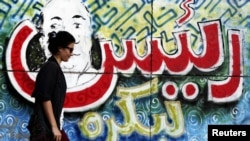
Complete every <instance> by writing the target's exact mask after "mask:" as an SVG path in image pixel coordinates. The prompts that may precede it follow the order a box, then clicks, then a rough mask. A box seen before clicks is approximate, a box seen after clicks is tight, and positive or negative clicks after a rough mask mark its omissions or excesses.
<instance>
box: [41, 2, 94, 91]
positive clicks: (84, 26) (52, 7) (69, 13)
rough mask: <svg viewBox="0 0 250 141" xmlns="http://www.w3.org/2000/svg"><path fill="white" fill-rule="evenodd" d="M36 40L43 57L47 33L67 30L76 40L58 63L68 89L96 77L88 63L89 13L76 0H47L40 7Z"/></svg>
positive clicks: (47, 54) (89, 60)
mask: <svg viewBox="0 0 250 141" xmlns="http://www.w3.org/2000/svg"><path fill="white" fill-rule="evenodd" d="M41 15H42V22H41V31H42V33H43V36H42V38H41V39H40V43H41V46H42V48H43V49H44V52H45V56H46V58H48V57H49V56H50V54H49V51H48V48H47V40H48V36H47V35H48V33H50V32H52V31H56V32H58V31H62V30H63V31H68V32H70V33H71V34H72V35H73V36H74V37H75V39H76V44H75V48H74V51H73V56H72V57H71V58H70V60H69V61H68V62H62V64H61V67H62V69H63V71H64V72H65V77H66V81H67V86H68V88H74V87H76V86H79V85H82V84H84V83H87V82H88V81H90V80H91V79H93V78H94V77H95V76H96V73H97V70H96V69H94V68H93V67H92V66H91V59H90V58H91V54H90V51H91V46H92V40H91V34H92V30H91V23H90V15H89V12H88V10H87V9H86V7H85V6H84V5H83V3H81V1H80V0H51V1H49V2H48V3H47V4H46V5H45V7H44V8H43V10H42V13H41Z"/></svg>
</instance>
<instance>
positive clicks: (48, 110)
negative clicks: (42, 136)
mask: <svg viewBox="0 0 250 141" xmlns="http://www.w3.org/2000/svg"><path fill="white" fill-rule="evenodd" d="M43 109H44V112H45V114H46V117H47V118H48V121H49V123H50V125H51V129H52V133H53V135H54V139H55V140H56V141H60V140H61V137H62V134H61V132H60V130H59V129H58V126H57V123H56V119H55V116H54V113H53V109H52V104H51V101H50V100H47V101H44V102H43Z"/></svg>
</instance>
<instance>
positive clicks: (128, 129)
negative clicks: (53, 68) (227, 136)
mask: <svg viewBox="0 0 250 141" xmlns="http://www.w3.org/2000/svg"><path fill="white" fill-rule="evenodd" d="M249 7H250V1H249V0H227V1H226V0H51V1H48V0H29V1H20V0H0V31H1V32H0V55H1V60H0V113H1V114H0V140H1V141H28V140H29V131H28V129H27V124H28V121H29V118H30V115H31V114H32V112H33V109H32V107H33V103H34V99H33V98H32V97H31V94H32V90H33V88H34V83H35V78H36V75H37V72H38V70H39V68H40V65H41V64H42V63H43V62H45V61H46V59H47V58H48V57H49V56H50V54H49V52H48V49H47V40H48V37H47V34H48V33H50V32H52V31H60V30H66V31H69V32H70V33H72V34H73V35H74V37H75V38H76V41H77V43H76V45H75V49H74V51H73V54H74V55H73V56H72V57H71V58H70V60H69V62H63V63H62V64H61V67H62V69H63V71H64V73H65V77H66V80H67V86H68V88H67V94H66V100H65V104H64V119H65V121H64V126H63V128H64V130H65V131H66V133H67V135H68V136H69V138H70V141H85V140H86V141H91V140H93V141H104V140H106V141H131V140H133V141H142V140H143V141H207V140H208V136H209V133H208V126H209V125H250V112H249V111H250V87H249V86H250V85H249V84H250V77H249V74H250V68H249V67H250V63H249V62H250V61H249V59H250V53H249V48H250V47H249V45H250V34H249V33H250V32H249V28H250V19H249V13H250V8H249Z"/></svg>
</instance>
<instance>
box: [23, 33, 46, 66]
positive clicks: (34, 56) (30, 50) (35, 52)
mask: <svg viewBox="0 0 250 141" xmlns="http://www.w3.org/2000/svg"><path fill="white" fill-rule="evenodd" d="M42 36H43V34H42V33H37V34H36V35H35V36H34V37H33V38H32V39H31V40H30V41H29V44H28V46H27V51H26V60H27V65H28V67H29V70H31V71H37V70H38V69H39V68H40V66H41V65H42V64H43V63H44V62H45V61H46V56H45V51H44V49H43V48H42V47H41V44H40V42H39V39H40V38H41V37H42Z"/></svg>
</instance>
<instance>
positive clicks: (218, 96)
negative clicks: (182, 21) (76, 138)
mask: <svg viewBox="0 0 250 141" xmlns="http://www.w3.org/2000/svg"><path fill="white" fill-rule="evenodd" d="M198 26H199V28H200V32H201V36H202V39H203V42H204V43H203V51H202V53H201V54H195V53H194V51H193V50H192V47H191V43H190V41H189V38H190V36H189V32H188V31H181V32H175V33H173V35H174V37H175V39H176V43H177V51H176V52H175V54H167V53H166V52H165V51H164V49H163V46H162V44H161V39H160V38H153V39H152V40H148V41H147V53H146V54H145V55H144V56H139V55H138V53H137V51H136V43H135V40H123V41H122V43H123V47H124V54H123V55H122V56H119V57H118V56H116V55H115V53H114V51H113V46H112V43H111V41H101V42H100V43H101V49H102V58H103V60H102V61H103V62H102V73H100V74H99V77H97V78H96V79H94V80H92V81H91V82H90V83H89V84H88V85H87V86H86V85H85V86H82V88H81V89H80V90H77V91H68V93H67V96H66V102H65V105H64V107H65V111H85V110H88V109H90V108H93V107H97V106H99V105H101V104H102V103H104V102H105V101H106V100H107V98H108V97H109V96H110V95H111V93H112V92H113V90H114V88H115V85H116V82H117V78H118V76H117V72H121V74H132V73H133V72H134V70H135V68H138V69H139V70H140V71H141V72H142V74H143V75H150V76H154V75H157V74H162V73H163V71H167V72H168V73H169V74H172V75H176V74H177V75H186V74H188V73H189V72H190V71H191V69H193V68H196V69H197V70H199V71H200V72H203V73H206V72H211V71H214V70H216V69H217V68H218V67H220V66H221V65H222V64H223V62H224V57H225V55H224V49H223V47H224V46H223V45H224V44H223V36H222V33H221V25H220V21H219V20H216V21H209V22H200V23H198ZM35 34H36V29H35V27H34V26H33V25H32V24H31V23H30V22H29V21H24V22H22V23H21V24H19V25H18V26H17V28H16V29H15V30H14V32H13V34H12V36H11V38H10V41H9V45H8V48H7V50H6V66H7V69H8V75H9V78H10V80H11V83H12V84H13V86H14V87H15V88H16V89H17V91H18V92H19V93H20V94H21V95H22V96H24V97H25V98H26V99H28V100H30V101H33V99H32V98H31V97H30V95H31V92H32V90H33V87H34V80H35V79H34V77H32V75H31V74H30V72H29V70H28V68H27V64H26V60H25V57H23V56H25V51H26V48H27V42H28V41H29V40H30V39H31V38H32V36H34V35H35ZM228 45H229V72H230V74H228V78H227V79H225V80H221V81H212V80H208V83H207V87H208V100H210V101H214V102H230V101H234V100H237V99H238V98H239V97H240V96H241V94H242V93H241V91H242V86H243V78H242V77H240V76H241V75H242V74H243V70H242V66H243V64H242V57H241V55H242V53H241V50H242V33H241V32H240V31H238V30H228ZM100 87H101V89H99V88H100ZM177 89H178V88H177V87H176V85H175V84H174V83H172V82H165V84H164V85H163V88H162V93H163V96H164V97H165V98H166V99H170V100H171V99H174V98H175V97H176V95H177ZM198 91H199V90H198V86H197V84H195V83H191V82H190V83H186V84H185V85H183V87H182V93H183V95H184V97H185V98H186V99H191V100H192V99H194V98H195V97H196V96H197V94H198Z"/></svg>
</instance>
